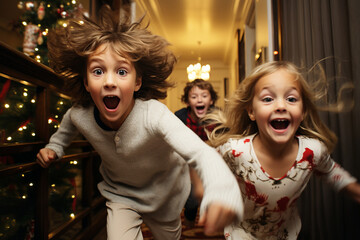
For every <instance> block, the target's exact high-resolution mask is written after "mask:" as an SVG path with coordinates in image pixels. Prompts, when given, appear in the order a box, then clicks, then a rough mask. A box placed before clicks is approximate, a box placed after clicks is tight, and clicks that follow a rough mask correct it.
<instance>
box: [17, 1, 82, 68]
mask: <svg viewBox="0 0 360 240" xmlns="http://www.w3.org/2000/svg"><path fill="white" fill-rule="evenodd" d="M17 7H18V8H19V9H21V10H23V13H22V15H21V16H20V19H19V24H17V26H19V28H20V29H19V30H20V32H21V33H23V35H24V42H23V47H22V51H23V52H24V53H25V54H26V55H28V56H31V57H33V58H34V59H36V61H38V62H40V63H44V64H46V65H48V57H47V47H46V42H47V35H48V33H49V31H50V30H51V29H54V28H55V27H67V21H68V19H70V18H73V17H79V16H81V15H82V14H85V15H87V13H86V12H85V11H84V9H83V7H82V5H81V3H77V1H76V0H31V1H19V2H18V4H17Z"/></svg>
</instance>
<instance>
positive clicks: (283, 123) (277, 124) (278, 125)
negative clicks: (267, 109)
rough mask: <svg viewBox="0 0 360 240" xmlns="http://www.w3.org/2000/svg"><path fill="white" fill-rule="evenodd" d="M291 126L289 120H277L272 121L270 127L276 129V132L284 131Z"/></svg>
mask: <svg viewBox="0 0 360 240" xmlns="http://www.w3.org/2000/svg"><path fill="white" fill-rule="evenodd" d="M289 124H290V121H289V120H287V119H277V120H272V121H271V122H270V125H271V126H272V127H273V128H274V129H276V130H282V129H286V128H287V127H288V126H289Z"/></svg>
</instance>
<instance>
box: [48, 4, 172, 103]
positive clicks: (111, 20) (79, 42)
mask: <svg viewBox="0 0 360 240" xmlns="http://www.w3.org/2000/svg"><path fill="white" fill-rule="evenodd" d="M142 19H143V18H142ZM142 19H140V20H139V21H138V22H134V23H130V18H129V17H122V18H119V16H118V15H116V13H115V12H113V11H112V10H111V9H110V7H109V6H107V5H105V6H103V7H102V8H101V9H100V11H99V17H98V20H97V21H94V20H92V19H90V18H87V17H85V16H83V17H82V18H81V19H73V20H71V21H70V22H69V24H68V26H67V27H60V28H58V29H56V30H55V31H53V32H50V33H49V36H48V49H49V60H50V66H51V67H52V68H53V69H54V71H55V72H57V73H60V74H61V75H62V76H63V77H64V79H65V86H66V90H67V91H68V93H69V95H70V96H71V97H72V100H73V103H74V104H79V105H82V106H87V105H89V104H90V103H92V99H91V97H90V94H89V93H88V92H87V91H86V89H85V86H84V80H85V79H86V64H87V59H88V57H89V55H91V54H93V53H94V52H95V50H96V49H97V48H98V47H99V46H101V45H103V44H107V45H108V46H109V47H111V48H112V49H113V50H114V51H115V52H116V53H117V54H119V55H121V56H123V57H125V58H127V59H128V60H129V61H131V62H132V63H133V64H134V66H135V69H136V75H137V77H142V86H141V88H140V90H139V91H137V92H135V94H134V97H135V98H140V99H143V100H148V99H164V98H166V96H167V92H166V91H167V88H169V87H173V83H170V82H168V81H166V80H167V78H168V76H169V75H170V74H171V72H172V70H173V66H174V64H175V63H176V57H175V56H174V54H173V53H172V51H170V50H169V49H168V46H169V45H170V44H169V43H168V42H167V41H166V40H165V39H164V38H162V37H160V36H157V35H154V34H152V33H151V32H150V31H148V30H147V29H146V28H147V26H146V27H144V28H142V27H141V26H140V24H141V21H142Z"/></svg>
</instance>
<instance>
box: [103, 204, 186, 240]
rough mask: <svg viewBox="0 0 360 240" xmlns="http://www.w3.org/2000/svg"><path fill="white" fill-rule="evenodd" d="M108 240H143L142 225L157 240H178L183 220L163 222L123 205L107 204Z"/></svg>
mask: <svg viewBox="0 0 360 240" xmlns="http://www.w3.org/2000/svg"><path fill="white" fill-rule="evenodd" d="M106 206H107V238H108V240H143V236H142V233H141V224H142V222H143V221H144V223H145V224H146V225H147V226H148V227H149V229H150V230H151V233H152V235H153V236H154V238H155V239H156V240H177V239H180V236H181V218H180V216H179V218H178V219H176V220H174V221H171V222H161V221H157V220H156V219H153V218H151V216H144V215H140V214H139V213H138V212H137V211H136V210H135V209H132V208H130V207H128V206H126V205H123V204H121V203H114V202H106Z"/></svg>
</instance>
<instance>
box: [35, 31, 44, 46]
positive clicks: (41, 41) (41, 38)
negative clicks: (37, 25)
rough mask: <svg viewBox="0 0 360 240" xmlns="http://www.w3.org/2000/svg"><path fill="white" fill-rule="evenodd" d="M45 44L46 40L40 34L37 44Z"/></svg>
mask: <svg viewBox="0 0 360 240" xmlns="http://www.w3.org/2000/svg"><path fill="white" fill-rule="evenodd" d="M43 43H44V38H43V36H42V34H41V32H40V33H39V37H38V39H37V44H38V45H42V44H43Z"/></svg>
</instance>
